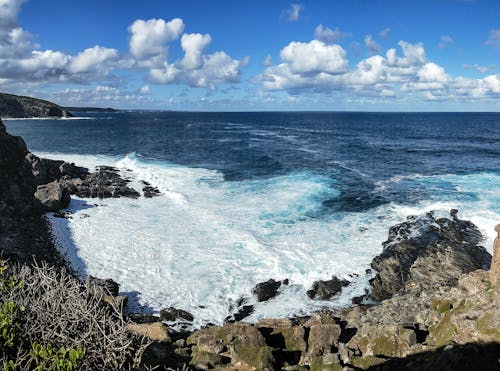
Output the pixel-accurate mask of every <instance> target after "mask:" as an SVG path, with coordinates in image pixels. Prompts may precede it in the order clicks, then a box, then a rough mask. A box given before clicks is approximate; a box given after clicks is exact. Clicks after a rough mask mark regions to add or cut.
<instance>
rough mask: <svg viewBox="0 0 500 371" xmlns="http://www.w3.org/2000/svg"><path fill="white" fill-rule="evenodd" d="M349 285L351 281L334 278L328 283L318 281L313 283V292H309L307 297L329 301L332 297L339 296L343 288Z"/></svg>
mask: <svg viewBox="0 0 500 371" xmlns="http://www.w3.org/2000/svg"><path fill="white" fill-rule="evenodd" d="M347 285H349V281H346V280H339V279H338V278H337V277H335V276H333V277H332V279H331V280H328V281H316V282H314V283H313V286H312V288H311V290H308V291H307V296H309V298H311V299H316V300H328V299H330V298H331V297H332V296H334V295H336V294H338V293H339V292H340V291H341V290H342V287H345V286H347Z"/></svg>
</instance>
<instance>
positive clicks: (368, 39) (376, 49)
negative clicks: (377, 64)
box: [365, 35, 382, 54]
mask: <svg viewBox="0 0 500 371" xmlns="http://www.w3.org/2000/svg"><path fill="white" fill-rule="evenodd" d="M365 46H366V48H367V49H368V52H369V53H370V54H378V53H380V52H381V51H382V46H380V45H379V44H377V43H376V42H375V40H373V37H372V35H366V36H365Z"/></svg>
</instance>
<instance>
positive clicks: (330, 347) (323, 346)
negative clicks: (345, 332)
mask: <svg viewBox="0 0 500 371" xmlns="http://www.w3.org/2000/svg"><path fill="white" fill-rule="evenodd" d="M304 327H306V328H308V329H309V337H308V340H307V351H306V352H304V353H302V357H301V359H300V364H301V365H313V364H314V363H315V362H322V363H323V361H324V360H321V361H320V360H317V358H318V357H323V356H324V355H327V354H330V353H337V345H338V342H339V337H340V334H341V332H342V329H341V327H340V325H338V324H337V323H335V319H334V318H333V317H332V316H331V315H329V314H328V313H318V314H313V315H312V316H311V318H310V319H309V320H308V321H307V322H306V323H305V324H304Z"/></svg>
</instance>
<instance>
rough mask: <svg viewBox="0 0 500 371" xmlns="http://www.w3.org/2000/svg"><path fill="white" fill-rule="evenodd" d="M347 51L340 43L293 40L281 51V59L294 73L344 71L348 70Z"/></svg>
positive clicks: (335, 72) (332, 72)
mask: <svg viewBox="0 0 500 371" xmlns="http://www.w3.org/2000/svg"><path fill="white" fill-rule="evenodd" d="M345 56H346V52H345V50H344V49H343V48H342V47H341V46H339V45H336V44H334V45H327V44H325V43H323V42H321V41H318V40H312V41H310V42H309V43H301V42H291V43H290V44H288V45H287V46H286V47H284V48H283V49H282V50H281V52H280V57H281V59H282V60H283V61H284V62H285V63H287V64H288V66H289V67H290V71H291V72H292V73H306V74H308V73H318V72H326V73H329V74H337V73H342V72H345V71H346V70H347V60H346V59H345Z"/></svg>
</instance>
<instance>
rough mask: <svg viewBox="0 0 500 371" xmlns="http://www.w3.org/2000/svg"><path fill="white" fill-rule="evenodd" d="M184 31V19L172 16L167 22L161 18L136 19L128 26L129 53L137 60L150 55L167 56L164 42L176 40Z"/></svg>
mask: <svg viewBox="0 0 500 371" xmlns="http://www.w3.org/2000/svg"><path fill="white" fill-rule="evenodd" d="M182 31H184V21H183V20H182V19H180V18H174V19H172V20H171V21H169V22H165V20H163V19H148V20H147V21H145V20H142V19H138V20H136V21H135V22H134V23H132V24H131V25H130V27H129V32H130V33H131V35H132V36H131V37H130V42H129V46H130V53H131V54H132V55H133V56H134V57H135V58H137V59H138V60H145V59H148V58H151V57H158V56H161V57H164V58H166V57H167V52H168V49H167V46H166V44H167V43H169V42H171V41H174V40H176V39H177V38H178V37H179V36H180V34H181V33H182Z"/></svg>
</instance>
